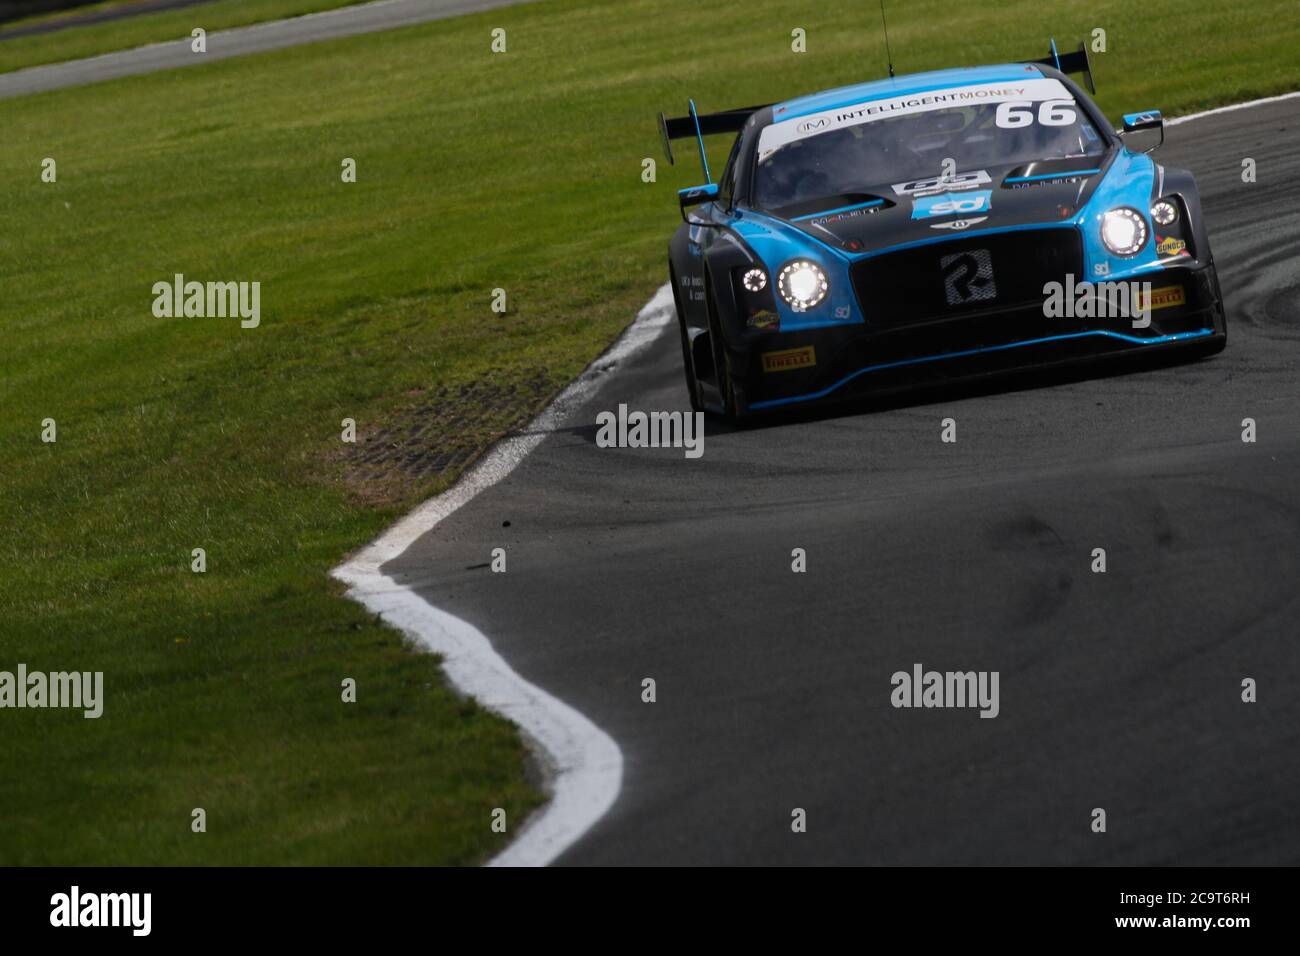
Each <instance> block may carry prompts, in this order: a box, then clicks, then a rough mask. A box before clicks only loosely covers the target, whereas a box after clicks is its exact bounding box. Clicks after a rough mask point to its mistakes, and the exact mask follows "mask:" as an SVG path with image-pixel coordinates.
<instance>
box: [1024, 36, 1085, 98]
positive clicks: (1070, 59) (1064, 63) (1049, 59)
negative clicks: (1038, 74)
mask: <svg viewBox="0 0 1300 956" xmlns="http://www.w3.org/2000/svg"><path fill="white" fill-rule="evenodd" d="M1024 62H1026V63H1041V64H1043V65H1044V66H1054V67H1056V68H1057V69H1058V70H1060V71H1061V72H1062V73H1082V74H1083V77H1084V79H1085V80H1087V81H1088V92H1089V93H1091V94H1092V95H1093V96H1096V95H1097V86H1096V84H1095V83H1093V81H1092V61H1091V60H1089V59H1088V47H1087V45H1086V44H1084V43H1083V41H1080V42H1079V49H1077V50H1075V51H1074V52H1073V53H1059V52H1057V49H1056V41H1055V40H1052V46H1051V52H1050V53H1049V54H1048V55H1047V56H1045V57H1043V58H1042V59H1041V60H1025V61H1024Z"/></svg>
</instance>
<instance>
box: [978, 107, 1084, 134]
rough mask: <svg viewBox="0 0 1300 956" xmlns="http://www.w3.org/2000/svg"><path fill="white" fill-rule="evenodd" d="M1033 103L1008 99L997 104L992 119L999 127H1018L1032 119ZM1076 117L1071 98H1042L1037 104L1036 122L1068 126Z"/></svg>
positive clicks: (1025, 124) (1027, 123)
mask: <svg viewBox="0 0 1300 956" xmlns="http://www.w3.org/2000/svg"><path fill="white" fill-rule="evenodd" d="M1033 107H1034V104H1033V103H1030V102H1027V101H1025V100H1009V101H1007V102H1006V103H999V104H998V112H997V115H996V116H994V118H993V121H994V122H995V123H997V125H998V126H999V127H1000V128H1001V129H1019V128H1020V127H1022V126H1029V125H1030V124H1031V123H1033V121H1034V113H1033ZM1075 119H1077V117H1076V116H1075V112H1074V102H1073V101H1072V100H1043V101H1042V102H1041V103H1039V104H1038V122H1039V123H1040V124H1041V125H1043V126H1069V125H1071V124H1072V123H1074V121H1075Z"/></svg>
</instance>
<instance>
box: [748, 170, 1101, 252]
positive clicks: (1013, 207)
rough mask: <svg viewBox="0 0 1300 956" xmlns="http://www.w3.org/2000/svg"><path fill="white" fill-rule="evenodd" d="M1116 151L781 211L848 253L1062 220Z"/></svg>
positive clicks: (884, 187) (879, 189) (1087, 194)
mask: <svg viewBox="0 0 1300 956" xmlns="http://www.w3.org/2000/svg"><path fill="white" fill-rule="evenodd" d="M1112 158H1113V154H1108V155H1105V156H1096V157H1082V158H1079V159H1057V160H1049V161H1041V162H1032V163H1017V164H1014V165H1003V166H996V167H992V166H990V167H988V168H985V169H978V170H968V171H964V172H961V173H958V174H956V175H955V176H953V177H950V178H949V179H948V180H946V181H940V180H938V179H929V180H916V181H913V182H910V183H888V184H880V185H878V186H874V187H868V188H867V189H866V190H864V191H863V192H861V193H853V194H845V195H837V196H828V197H824V198H822V199H818V200H815V201H813V202H808V203H801V204H800V205H798V206H787V207H784V208H782V209H780V210H776V211H774V213H773V214H774V215H776V216H777V217H778V218H780V219H782V220H784V221H785V222H786V223H788V224H789V225H791V226H793V227H795V228H796V229H798V230H800V231H801V232H803V233H805V234H807V235H808V236H811V237H812V238H814V239H817V240H818V241H820V242H824V243H826V244H827V245H830V246H832V247H834V248H837V249H840V250H842V251H844V252H846V253H849V254H854V253H863V252H870V251H873V250H877V249H881V248H888V247H889V246H894V245H899V244H902V243H909V242H915V241H919V240H925V239H937V238H940V237H942V236H944V235H954V236H955V235H959V234H961V233H963V232H966V231H968V230H978V229H992V228H999V227H1005V226H1021V225H1035V224H1047V223H1058V222H1061V221H1062V220H1067V219H1071V218H1073V217H1075V216H1077V215H1078V213H1079V211H1080V210H1081V209H1082V208H1083V207H1084V206H1086V205H1087V203H1088V201H1089V200H1090V199H1091V198H1092V195H1093V193H1094V192H1095V191H1096V189H1097V186H1098V184H1100V183H1101V181H1102V180H1103V179H1104V178H1105V175H1106V172H1107V170H1108V168H1109V164H1110V161H1111V160H1112Z"/></svg>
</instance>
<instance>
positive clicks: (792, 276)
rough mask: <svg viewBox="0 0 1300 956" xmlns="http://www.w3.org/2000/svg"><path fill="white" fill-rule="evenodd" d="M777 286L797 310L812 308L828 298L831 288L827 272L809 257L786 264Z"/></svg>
mask: <svg viewBox="0 0 1300 956" xmlns="http://www.w3.org/2000/svg"><path fill="white" fill-rule="evenodd" d="M776 287H777V289H778V290H780V292H781V298H783V299H785V301H786V302H788V303H790V305H791V307H792V308H794V310H795V311H796V312H802V311H803V310H804V309H811V308H812V307H813V306H814V305H816V304H817V303H818V302H820V301H821V300H822V299H824V298H826V290H827V289H828V288H829V286H828V285H827V282H826V273H824V272H822V270H821V269H819V268H818V267H817V264H816V263H815V262H809V261H808V260H807V259H796V260H794V262H791V263H789V264H788V265H786V266H785V268H783V269H782V270H781V272H780V273H779V274H778V275H777V277H776Z"/></svg>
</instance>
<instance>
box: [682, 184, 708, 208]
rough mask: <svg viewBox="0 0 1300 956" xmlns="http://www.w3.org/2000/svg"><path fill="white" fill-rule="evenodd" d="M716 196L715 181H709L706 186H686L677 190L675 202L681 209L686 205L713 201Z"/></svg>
mask: <svg viewBox="0 0 1300 956" xmlns="http://www.w3.org/2000/svg"><path fill="white" fill-rule="evenodd" d="M717 198H718V184H717V183H709V184H708V185H707V186H688V187H686V188H685V189H679V190H677V202H678V204H680V205H681V207H682V208H683V209H685V208H687V207H688V206H698V205H699V204H700V203H705V202H713V201H714V200H715V199H717Z"/></svg>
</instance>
